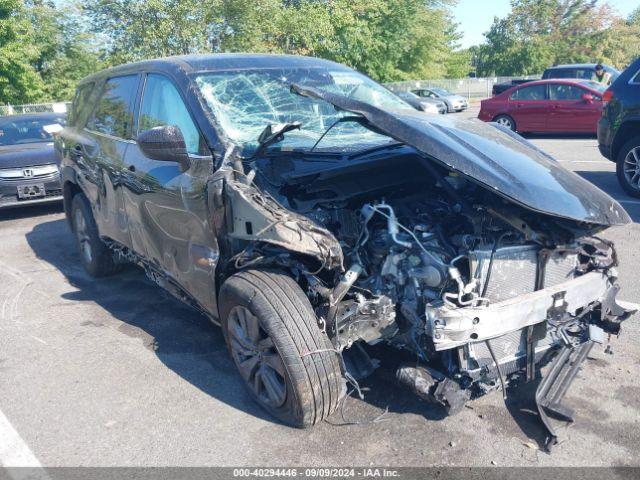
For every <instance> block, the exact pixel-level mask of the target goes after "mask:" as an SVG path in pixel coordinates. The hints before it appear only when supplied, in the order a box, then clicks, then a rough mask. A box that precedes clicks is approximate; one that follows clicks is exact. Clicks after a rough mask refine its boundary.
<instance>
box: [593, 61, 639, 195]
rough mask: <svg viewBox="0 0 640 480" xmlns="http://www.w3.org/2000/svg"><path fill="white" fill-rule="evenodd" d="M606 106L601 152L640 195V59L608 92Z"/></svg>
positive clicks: (624, 185)
mask: <svg viewBox="0 0 640 480" xmlns="http://www.w3.org/2000/svg"><path fill="white" fill-rule="evenodd" d="M603 100H604V101H605V102H606V106H605V107H604V110H603V112H602V118H601V119H600V122H599V123H598V147H599V148H600V153H602V155H604V156H605V157H607V158H608V159H609V160H611V161H613V162H616V164H617V167H616V172H617V175H618V181H619V182H620V185H621V186H622V188H624V190H625V191H626V192H627V193H628V194H629V195H631V196H634V197H640V58H638V59H637V60H636V61H635V62H633V63H632V64H631V66H629V68H627V69H626V70H625V71H624V72H623V73H622V74H621V75H620V76H619V77H618V78H617V79H616V81H615V82H613V84H612V85H611V87H609V89H608V90H607V91H606V92H605V93H604V97H603Z"/></svg>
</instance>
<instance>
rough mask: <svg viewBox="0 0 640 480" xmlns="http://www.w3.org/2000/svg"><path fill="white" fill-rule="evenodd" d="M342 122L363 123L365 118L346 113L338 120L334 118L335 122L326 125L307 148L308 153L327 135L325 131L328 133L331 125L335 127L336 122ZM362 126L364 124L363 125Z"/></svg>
mask: <svg viewBox="0 0 640 480" xmlns="http://www.w3.org/2000/svg"><path fill="white" fill-rule="evenodd" d="M344 122H356V123H358V124H360V125H363V123H364V122H366V120H365V118H364V117H362V116H360V115H347V116H345V117H341V118H339V119H338V120H336V121H335V122H333V123H332V124H331V125H329V126H328V127H327V129H326V130H325V131H324V132H322V135H320V138H318V140H316V143H314V144H313V146H312V147H311V148H310V149H309V153H311V152H313V151H314V150H315V149H316V147H317V146H318V144H319V143H320V142H321V141H322V139H323V138H324V137H325V136H326V135H327V133H329V131H331V129H332V128H333V127H335V126H336V125H337V124H339V123H344ZM363 126H364V125H363Z"/></svg>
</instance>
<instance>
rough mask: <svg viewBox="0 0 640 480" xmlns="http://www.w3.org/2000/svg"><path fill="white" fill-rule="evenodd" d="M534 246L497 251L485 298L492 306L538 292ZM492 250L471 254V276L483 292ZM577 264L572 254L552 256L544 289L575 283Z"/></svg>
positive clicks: (504, 248)
mask: <svg viewBox="0 0 640 480" xmlns="http://www.w3.org/2000/svg"><path fill="white" fill-rule="evenodd" d="M539 250H540V249H539V248H538V247H537V246H535V245H518V246H513V247H503V248H498V249H497V250H496V252H495V254H494V257H493V266H492V267H491V276H490V278H489V285H488V287H487V292H486V294H485V296H486V297H487V298H488V299H489V300H490V301H492V302H501V301H503V300H507V299H509V298H513V297H517V296H518V295H524V294H525V293H530V292H533V291H534V290H535V289H536V278H537V271H538V252H539ZM490 258H491V249H483V250H474V251H472V252H470V254H469V259H470V268H471V275H472V276H473V277H474V278H478V279H479V280H480V291H481V292H482V290H483V289H484V282H485V279H486V276H487V272H488V270H489V260H490ZM577 264H578V255H577V254H576V253H573V252H553V253H552V254H551V256H550V258H549V260H548V261H547V265H546V268H545V278H544V286H545V287H551V286H554V285H557V284H559V283H562V282H565V281H567V280H570V279H572V278H573V277H574V276H575V270H576V267H577Z"/></svg>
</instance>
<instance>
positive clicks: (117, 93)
mask: <svg viewBox="0 0 640 480" xmlns="http://www.w3.org/2000/svg"><path fill="white" fill-rule="evenodd" d="M137 87H138V76H137V75H127V76H124V77H113V78H110V79H109V80H107V82H106V83H105V85H104V89H103V91H102V95H101V97H100V99H99V100H98V105H97V106H96V110H95V112H94V114H93V118H92V119H91V121H90V122H89V124H88V125H87V126H88V128H89V129H91V130H95V131H96V132H100V133H104V134H107V135H113V136H114V137H119V138H127V134H128V132H129V127H130V126H131V122H132V120H133V100H134V98H135V96H136V89H137Z"/></svg>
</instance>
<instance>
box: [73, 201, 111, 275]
mask: <svg viewBox="0 0 640 480" xmlns="http://www.w3.org/2000/svg"><path fill="white" fill-rule="evenodd" d="M71 221H72V227H73V233H74V235H75V237H76V247H77V248H78V253H79V254H80V262H81V263H82V266H83V267H84V269H85V270H86V272H87V273H88V274H89V275H91V276H92V277H96V278H97V277H104V276H107V275H112V274H114V273H116V272H118V271H119V270H120V269H121V265H120V264H118V263H117V262H116V261H115V259H114V256H113V252H112V251H111V250H110V249H109V247H107V245H106V244H105V243H104V242H103V241H102V240H101V239H100V235H99V234H98V227H97V226H96V222H95V219H94V218H93V213H92V212H91V206H90V205H89V201H88V200H87V197H85V196H84V195H83V194H82V193H77V194H76V195H74V197H73V200H72V201H71Z"/></svg>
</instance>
